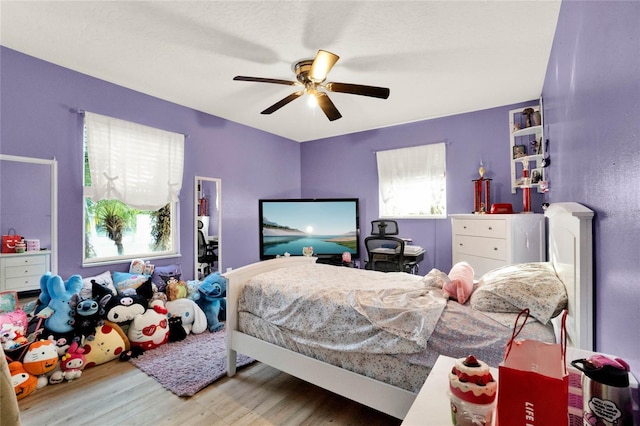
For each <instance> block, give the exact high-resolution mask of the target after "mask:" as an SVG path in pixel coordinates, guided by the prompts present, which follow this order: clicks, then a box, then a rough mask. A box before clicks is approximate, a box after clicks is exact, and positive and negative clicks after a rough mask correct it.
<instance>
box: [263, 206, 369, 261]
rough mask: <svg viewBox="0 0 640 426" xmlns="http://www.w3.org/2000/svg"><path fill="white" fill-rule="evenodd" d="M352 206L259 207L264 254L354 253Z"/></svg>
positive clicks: (355, 235)
mask: <svg viewBox="0 0 640 426" xmlns="http://www.w3.org/2000/svg"><path fill="white" fill-rule="evenodd" d="M355 221H356V206H355V203H344V202H325V203H312V202H291V203H265V204H263V206H262V242H263V248H264V254H266V255H282V254H284V253H285V252H286V253H290V254H292V255H300V254H302V248H303V247H309V246H311V247H313V251H314V253H324V254H330V253H331V254H340V253H343V252H345V251H348V252H350V253H352V254H355V253H357V247H356V246H357V244H358V239H357V225H356V223H355Z"/></svg>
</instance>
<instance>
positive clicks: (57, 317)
mask: <svg viewBox="0 0 640 426" xmlns="http://www.w3.org/2000/svg"><path fill="white" fill-rule="evenodd" d="M81 289H82V277H81V276H80V275H72V276H71V277H70V278H69V279H68V280H67V281H66V282H64V281H63V280H62V278H60V276H59V275H51V272H47V273H46V274H44V275H43V276H42V278H40V290H41V294H40V301H41V302H44V301H47V300H48V304H47V306H48V308H49V309H50V310H51V316H49V317H48V318H47V319H46V320H45V322H44V326H45V328H46V330H48V331H51V332H53V333H54V334H55V333H61V334H63V333H69V332H71V331H73V314H72V308H71V306H70V305H69V301H70V300H71V296H73V295H74V294H77V293H79V292H80V290H81Z"/></svg>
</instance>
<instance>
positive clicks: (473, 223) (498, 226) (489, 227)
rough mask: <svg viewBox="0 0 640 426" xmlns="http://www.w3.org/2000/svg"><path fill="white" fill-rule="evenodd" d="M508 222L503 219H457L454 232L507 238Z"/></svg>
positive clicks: (454, 222) (454, 223)
mask: <svg viewBox="0 0 640 426" xmlns="http://www.w3.org/2000/svg"><path fill="white" fill-rule="evenodd" d="M506 223H507V222H506V221H505V220H503V219H486V220H485V219H456V220H454V221H453V233H454V234H460V235H475V236H478V237H488V238H506V237H507V224H506Z"/></svg>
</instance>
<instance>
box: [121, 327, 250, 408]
mask: <svg viewBox="0 0 640 426" xmlns="http://www.w3.org/2000/svg"><path fill="white" fill-rule="evenodd" d="M254 361H255V360H254V359H252V358H249V357H247V356H244V355H241V354H238V356H237V366H238V367H242V366H245V365H247V364H251V363H252V362H254ZM129 362H131V363H132V364H133V365H135V366H136V367H138V368H139V369H140V370H142V371H144V372H145V373H146V374H147V375H149V376H151V377H153V378H154V379H155V380H156V381H158V382H159V383H160V384H161V385H162V386H164V387H165V388H167V389H169V390H170V391H171V392H173V393H175V394H176V395H178V396H192V395H194V394H195V393H196V392H198V391H200V390H201V389H203V388H205V387H206V386H208V385H210V384H211V383H213V382H215V381H216V380H218V379H219V378H221V377H223V376H224V375H226V374H227V345H226V341H225V331H224V330H222V331H218V332H215V333H210V332H209V331H205V332H204V333H200V334H190V335H189V336H187V338H186V339H184V340H182V341H180V342H170V343H166V344H164V345H162V346H160V347H158V348H155V349H152V350H150V351H146V352H144V353H143V354H142V355H140V356H139V357H137V358H131V359H130V360H129Z"/></svg>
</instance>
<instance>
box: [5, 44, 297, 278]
mask: <svg viewBox="0 0 640 426" xmlns="http://www.w3.org/2000/svg"><path fill="white" fill-rule="evenodd" d="M0 60H1V64H2V72H1V75H0V90H1V93H2V104H1V105H0V108H1V110H0V117H1V124H2V127H1V128H0V144H1V145H0V152H2V153H3V154H11V155H20V156H26V157H37V158H45V159H51V158H53V157H55V158H56V159H57V160H58V173H59V175H58V183H59V195H58V205H59V211H58V222H59V234H58V235H59V250H58V255H59V265H58V272H59V274H60V275H61V276H63V277H65V278H66V277H68V276H69V275H71V274H76V273H79V274H81V275H83V276H90V275H93V274H95V273H100V272H103V271H104V270H107V269H109V270H120V271H126V270H128V264H120V265H108V266H106V265H104V266H96V267H92V268H82V267H81V263H82V226H81V224H82V176H83V174H82V165H83V160H82V134H81V128H82V127H81V125H82V117H81V116H80V115H79V114H77V113H75V112H73V110H78V109H82V110H87V111H92V112H96V113H99V114H105V115H110V116H113V117H117V118H121V119H124V120H129V121H133V122H137V123H140V124H145V125H148V126H154V127H158V128H161V129H164V130H169V131H173V132H179V133H183V134H186V135H189V136H188V137H187V139H186V142H185V167H184V179H183V186H182V191H181V193H180V199H181V200H182V202H181V203H180V211H179V215H180V233H181V239H180V245H181V252H182V257H181V258H174V259H163V260H157V261H155V262H154V263H155V264H157V265H163V264H168V263H174V262H177V263H181V264H182V266H183V271H184V276H185V278H188V279H191V278H192V276H193V272H192V271H193V255H194V253H193V215H194V202H193V197H194V193H193V185H194V184H193V182H194V176H195V175H200V176H206V177H215V178H221V179H222V222H223V224H222V244H223V246H222V248H223V259H222V260H223V268H224V269H226V268H228V267H238V266H241V265H244V264H247V263H251V262H255V261H257V260H258V258H259V257H258V235H257V234H258V232H257V231H258V203H257V199H258V198H266V197H297V196H299V195H300V145H299V144H298V143H296V142H292V141H289V140H286V139H283V138H281V137H278V136H274V135H270V134H268V133H265V132H261V131H258V130H255V129H251V128H249V127H246V126H242V125H238V124H235V123H232V122H230V121H227V120H223V119H221V118H217V117H214V116H211V115H208V114H204V113H201V112H198V111H194V110H192V109H189V108H185V107H182V106H179V105H176V104H172V103H170V102H166V101H162V100H159V99H157V98H153V97H150V96H147V95H144V94H141V93H139V92H135V91H132V90H129V89H125V88H123V87H120V86H116V85H113V84H110V83H107V82H105V81H102V80H98V79H95V78H92V77H89V76H86V75H83V74H79V73H76V72H73V71H70V70H68V69H65V68H62V67H59V66H56V65H53V64H51V63H48V62H44V61H41V60H38V59H35V58H33V57H29V56H26V55H24V54H21V53H18V52H16V51H14V50H11V49H7V48H4V47H0ZM140 158H141V161H144V153H143V152H141V153H140ZM16 184H20V182H19V181H17V182H16ZM25 191H29V192H30V193H32V194H33V195H34V196H37V188H25ZM24 233H25V234H26V233H27V232H26V231H25V232H24Z"/></svg>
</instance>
